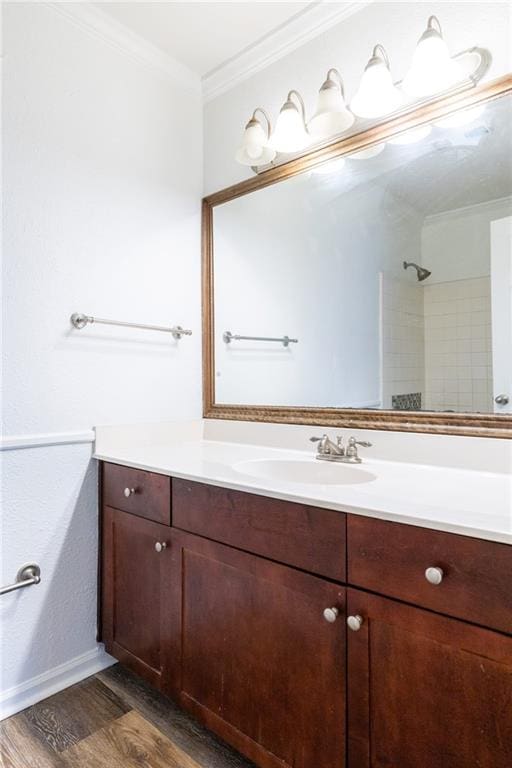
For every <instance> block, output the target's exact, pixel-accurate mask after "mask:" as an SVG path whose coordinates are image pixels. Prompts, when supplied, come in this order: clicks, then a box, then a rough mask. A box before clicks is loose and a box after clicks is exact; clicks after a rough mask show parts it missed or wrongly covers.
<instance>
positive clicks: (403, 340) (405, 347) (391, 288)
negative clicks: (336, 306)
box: [381, 273, 492, 413]
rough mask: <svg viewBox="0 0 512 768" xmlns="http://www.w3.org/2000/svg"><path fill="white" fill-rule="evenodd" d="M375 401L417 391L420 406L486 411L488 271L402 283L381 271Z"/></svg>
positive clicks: (488, 378)
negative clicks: (379, 376) (379, 382)
mask: <svg viewBox="0 0 512 768" xmlns="http://www.w3.org/2000/svg"><path fill="white" fill-rule="evenodd" d="M381 295H382V407H383V408H392V407H393V406H392V397H393V396H396V395H405V394H415V393H421V408H422V409H423V410H435V411H463V412H480V413H489V412H492V353H491V283H490V278H489V277H481V278H474V279H467V280H454V281H451V282H443V283H432V284H430V285H429V284H427V283H423V284H421V283H409V282H407V281H405V280H400V279H397V278H395V277H393V276H391V275H388V274H385V273H383V274H382V275H381Z"/></svg>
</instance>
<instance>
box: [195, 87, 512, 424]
mask: <svg viewBox="0 0 512 768" xmlns="http://www.w3.org/2000/svg"><path fill="white" fill-rule="evenodd" d="M203 322H204V327H203V340H204V341H203V343H204V416H205V417H206V418H223V419H240V420H256V421H274V422H288V423H301V424H307V423H311V424H316V425H320V424H323V425H330V426H340V427H343V426H346V427H349V426H350V427H360V428H366V429H372V428H373V429H392V430H400V431H418V432H438V433H450V434H466V435H486V436H495V437H498V436H499V437H512V76H506V77H504V78H501V79H500V80H497V81H494V82H492V83H490V84H487V85H485V86H481V87H478V88H475V89H474V90H472V91H471V92H469V93H468V92H466V93H464V94H458V95H456V96H451V97H449V98H444V99H440V100H438V101H435V102H432V103H431V104H429V105H427V106H422V107H420V108H417V109H416V110H413V111H410V112H408V113H406V114H401V115H399V116H396V117H394V118H393V119H388V120H387V121H386V122H383V123H380V124H379V125H373V126H372V127H370V128H368V129H367V130H364V131H361V132H359V133H357V134H355V135H352V136H350V137H348V138H345V139H340V140H338V141H336V142H334V143H332V144H330V145H328V146H323V147H321V148H319V149H316V150H314V151H311V152H309V153H308V154H306V155H304V156H302V157H300V158H296V159H293V160H291V161H289V162H288V163H286V164H283V165H281V166H278V167H272V168H269V169H267V170H265V171H264V172H263V173H261V174H259V175H257V176H255V177H254V178H251V179H249V180H247V181H245V182H242V183H241V184H238V185H236V186H234V187H230V188H228V189H225V190H222V191H221V192H218V193H216V194H214V195H211V196H209V197H207V198H206V199H205V200H204V202H203Z"/></svg>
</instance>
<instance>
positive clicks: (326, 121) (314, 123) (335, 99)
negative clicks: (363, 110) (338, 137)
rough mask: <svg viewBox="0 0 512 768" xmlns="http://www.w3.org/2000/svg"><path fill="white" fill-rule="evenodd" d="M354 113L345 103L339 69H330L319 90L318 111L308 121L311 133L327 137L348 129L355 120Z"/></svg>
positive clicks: (315, 136) (320, 137) (319, 136)
mask: <svg viewBox="0 0 512 768" xmlns="http://www.w3.org/2000/svg"><path fill="white" fill-rule="evenodd" d="M354 119H355V118H354V115H353V114H352V112H350V111H349V110H348V109H347V106H346V104H345V91H344V88H343V80H342V78H341V75H340V73H339V72H338V70H337V69H330V70H329V71H328V72H327V77H326V79H325V81H324V83H323V85H322V87H321V88H320V90H319V91H318V102H317V107H316V112H315V114H314V115H313V117H312V118H311V120H310V121H309V123H308V131H309V133H310V134H311V135H312V136H313V137H314V138H317V139H327V138H329V136H334V135H335V134H337V133H342V131H346V130H347V128H350V126H351V125H352V124H353V122H354Z"/></svg>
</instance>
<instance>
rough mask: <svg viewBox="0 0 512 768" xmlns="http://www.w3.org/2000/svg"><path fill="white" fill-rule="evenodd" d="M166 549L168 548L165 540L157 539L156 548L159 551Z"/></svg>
mask: <svg viewBox="0 0 512 768" xmlns="http://www.w3.org/2000/svg"><path fill="white" fill-rule="evenodd" d="M164 549H167V544H166V543H165V541H157V542H156V543H155V550H156V551H157V552H163V551H164Z"/></svg>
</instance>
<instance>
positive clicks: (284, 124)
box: [269, 90, 311, 153]
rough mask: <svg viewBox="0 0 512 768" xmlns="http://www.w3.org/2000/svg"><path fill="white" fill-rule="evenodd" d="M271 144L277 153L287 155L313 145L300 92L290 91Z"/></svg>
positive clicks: (280, 113) (271, 138)
mask: <svg viewBox="0 0 512 768" xmlns="http://www.w3.org/2000/svg"><path fill="white" fill-rule="evenodd" d="M294 98H295V101H294V100H293V99H294ZM269 144H270V147H271V148H272V149H273V150H275V151H276V152H285V153H289V152H299V151H300V150H301V149H305V148H306V147H307V146H309V144H311V136H310V135H309V133H308V131H307V128H306V107H305V106H304V101H303V99H302V96H301V95H300V93H299V92H298V91H295V90H292V91H289V93H288V96H287V99H286V101H285V103H284V104H283V106H282V107H281V111H280V112H279V116H278V118H277V121H276V127H275V128H274V131H273V133H272V135H271V137H270V142H269Z"/></svg>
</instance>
